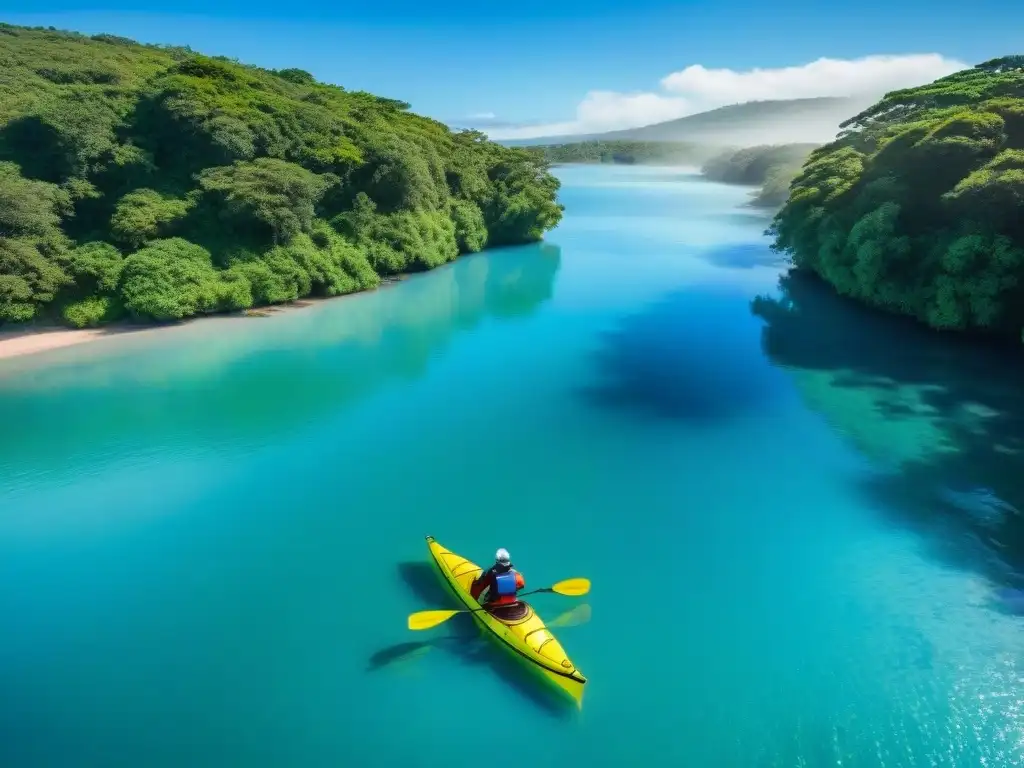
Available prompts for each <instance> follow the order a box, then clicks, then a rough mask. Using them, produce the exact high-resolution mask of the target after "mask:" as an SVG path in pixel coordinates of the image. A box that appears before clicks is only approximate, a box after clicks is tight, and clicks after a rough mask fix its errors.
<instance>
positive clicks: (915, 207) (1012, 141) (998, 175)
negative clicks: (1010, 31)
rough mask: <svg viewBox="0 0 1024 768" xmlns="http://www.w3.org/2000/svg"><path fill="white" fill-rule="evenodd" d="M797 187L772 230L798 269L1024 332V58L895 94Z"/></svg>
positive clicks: (963, 323) (901, 308) (943, 324)
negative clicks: (1022, 204) (1023, 211)
mask: <svg viewBox="0 0 1024 768" xmlns="http://www.w3.org/2000/svg"><path fill="white" fill-rule="evenodd" d="M843 128H844V131H843V133H842V134H841V135H840V137H839V138H838V139H837V140H836V141H834V142H832V143H831V144H828V145H826V146H824V147H821V148H819V149H817V150H815V151H814V152H813V153H812V154H811V156H810V158H809V159H808V161H807V163H806V164H805V165H804V166H803V168H802V170H801V171H800V174H799V175H798V176H797V177H796V178H795V179H794V181H793V184H792V186H791V192H790V195H789V198H788V200H787V202H786V204H785V206H784V207H783V208H782V209H781V210H780V211H779V213H778V214H777V215H776V218H775V221H774V222H773V226H772V230H771V232H772V234H773V235H774V238H775V243H774V247H775V248H776V250H778V251H782V252H786V253H788V254H789V255H790V256H791V258H792V261H793V264H794V266H795V267H796V268H798V269H802V270H807V271H809V272H812V273H815V274H817V275H818V276H820V277H822V278H824V279H825V280H826V281H827V282H829V283H830V284H831V285H832V286H834V287H835V289H836V290H837V291H838V292H839V293H841V294H843V295H847V296H851V297H854V298H856V299H859V300H860V301H863V302H865V303H867V304H869V305H871V306H874V307H877V308H882V309H885V310H889V311H892V312H896V313H899V314H904V315H909V316H911V317H914V318H916V319H917V320H920V321H922V322H924V323H926V324H928V325H929V326H931V327H934V328H939V329H945V330H958V331H982V332H985V333H990V334H996V335H1009V336H1014V337H1018V338H1019V337H1020V335H1021V332H1022V329H1024V281H1022V280H1021V276H1022V271H1024V217H1022V216H1021V215H1020V211H1021V203H1022V201H1024V152H1022V150H1024V59H1022V58H1021V57H1006V58H1003V59H993V60H992V61H988V62H985V63H983V64H979V65H978V66H976V67H973V68H972V69H968V70H964V71H961V72H957V73H955V74H952V75H949V76H948V77H943V78H940V79H939V80H936V81H935V82H933V83H930V84H928V85H925V86H921V87H918V88H908V89H903V90H898V91H893V92H891V93H889V94H887V95H886V96H885V97H884V98H883V99H881V100H880V101H879V102H878V103H876V104H874V105H873V106H871V107H869V108H868V109H866V110H864V111H863V112H861V113H859V114H858V115H856V116H854V117H853V118H851V119H850V120H848V121H846V122H845V123H844V124H843Z"/></svg>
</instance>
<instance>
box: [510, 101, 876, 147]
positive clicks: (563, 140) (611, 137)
mask: <svg viewBox="0 0 1024 768" xmlns="http://www.w3.org/2000/svg"><path fill="white" fill-rule="evenodd" d="M874 102H875V99H874V98H870V97H861V98H848V97H822V98H814V99H787V100H779V101H749V102H746V103H745V104H732V105H730V106H727V107H719V108H718V109H712V110H710V111H708V112H700V113H698V114H696V115H689V116H687V117H681V118H679V119H678V120H669V121H668V122H665V123H656V124H654V125H646V126H643V127H641V128H628V129H626V130H621V131H609V132H606V133H591V134H586V135H583V134H577V135H570V136H543V137H538V138H535V139H518V140H509V141H502V142H500V143H502V144H506V145H508V146H536V145H550V144H572V143H575V142H579V141H684V142H689V143H695V144H713V145H719V146H740V147H742V146H753V145H762V144H787V143H794V142H810V143H825V142H828V141H831V140H832V139H833V138H834V137H835V135H836V133H837V132H838V131H839V124H840V123H841V122H843V121H844V120H847V119H849V118H851V117H853V116H854V115H856V114H858V113H859V112H861V111H862V110H864V109H866V108H867V107H868V106H870V105H871V104H873V103H874Z"/></svg>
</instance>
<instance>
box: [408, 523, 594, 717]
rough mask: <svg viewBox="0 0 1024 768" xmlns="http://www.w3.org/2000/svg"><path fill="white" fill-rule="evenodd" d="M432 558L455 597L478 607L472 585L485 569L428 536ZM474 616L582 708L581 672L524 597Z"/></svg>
mask: <svg viewBox="0 0 1024 768" xmlns="http://www.w3.org/2000/svg"><path fill="white" fill-rule="evenodd" d="M427 546H428V547H429V548H430V557H431V559H432V560H433V561H434V564H435V565H437V569H438V571H440V574H441V578H442V580H443V581H444V582H445V584H447V585H448V586H449V587H450V588H451V590H452V592H453V593H454V594H455V596H456V598H458V600H459V601H460V602H461V603H462V604H463V605H465V606H466V607H467V608H479V607H480V604H479V603H477V601H476V600H474V599H473V596H472V595H471V594H470V591H469V588H470V585H471V584H472V583H473V581H474V580H475V579H476V577H477V576H479V575H480V573H481V571H482V570H483V569H482V568H481V567H480V566H479V565H477V564H476V563H474V562H471V561H469V560H467V559H466V558H464V557H461V556H459V555H456V554H455V553H454V552H452V551H450V550H447V549H445V548H444V547H442V546H441V545H440V544H438V543H437V542H436V541H435V540H434V537H433V536H427ZM472 615H473V617H474V619H476V621H477V622H478V623H479V624H480V625H481V626H483V628H484V629H485V630H486V631H487V633H488V634H490V635H493V636H494V638H495V639H497V640H498V641H499V642H500V643H501V644H502V645H503V646H505V647H506V648H507V649H509V650H510V651H512V652H513V653H515V654H516V656H518V657H519V658H521V659H523V660H524V661H525V662H527V665H528V666H529V667H530V668H531V669H533V670H534V671H535V672H537V673H539V674H540V675H541V676H542V677H544V678H545V679H547V680H549V681H550V682H552V683H554V684H555V686H557V688H558V689H559V690H561V691H563V692H564V693H566V694H568V695H569V697H570V698H572V700H573V701H575V702H576V706H577V707H580V708H582V707H583V687H584V686H585V685H586V683H587V678H585V677H584V676H583V675H582V674H580V671H579V670H578V669H576V666H575V665H574V664H573V663H572V661H570V660H569V657H568V656H567V655H566V653H565V651H564V650H563V648H562V646H561V644H560V643H559V642H558V640H556V639H555V636H554V635H553V634H551V631H550V630H549V629H548V628H547V627H546V626H544V622H543V621H542V620H541V618H540V616H538V615H537V612H536V611H535V610H534V609H533V606H531V605H530V604H529V603H527V602H526V601H525V600H520V601H519V603H518V604H517V605H515V606H502V607H501V608H496V609H494V610H493V611H474V612H473V614H472Z"/></svg>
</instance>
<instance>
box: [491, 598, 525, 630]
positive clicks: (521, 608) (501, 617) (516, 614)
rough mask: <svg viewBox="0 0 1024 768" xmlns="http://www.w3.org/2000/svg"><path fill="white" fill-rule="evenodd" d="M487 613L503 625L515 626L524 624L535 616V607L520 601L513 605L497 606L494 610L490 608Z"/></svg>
mask: <svg viewBox="0 0 1024 768" xmlns="http://www.w3.org/2000/svg"><path fill="white" fill-rule="evenodd" d="M487 613H489V614H490V615H491V616H493V617H494V618H496V619H497V620H498V621H500V622H501V623H502V624H507V625H508V626H513V625H515V624H522V623H523V622H524V621H526V620H527V619H529V618H530V617H531V616H533V607H532V606H531V605H530V604H529V603H527V602H524V601H522V600H520V601H519V602H517V603H512V604H511V605H496V606H494V607H493V608H488V609H487Z"/></svg>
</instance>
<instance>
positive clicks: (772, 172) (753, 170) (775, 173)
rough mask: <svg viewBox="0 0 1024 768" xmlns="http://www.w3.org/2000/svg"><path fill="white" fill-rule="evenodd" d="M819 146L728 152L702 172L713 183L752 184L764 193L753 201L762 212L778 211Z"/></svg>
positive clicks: (717, 156) (713, 160)
mask: <svg viewBox="0 0 1024 768" xmlns="http://www.w3.org/2000/svg"><path fill="white" fill-rule="evenodd" d="M817 146H818V145H817V144H777V145H770V144H766V145H762V146H757V147H745V148H743V149H736V150H728V151H726V152H722V153H721V154H718V155H715V156H714V157H712V158H711V159H710V160H708V161H707V162H706V163H704V166H703V167H702V168H701V172H702V173H703V174H704V175H705V176H706V177H707V178H708V179H710V180H711V181H718V182H722V183H724V184H749V185H751V186H759V187H760V189H759V190H758V191H757V193H756V194H754V195H753V197H752V198H751V200H750V204H751V205H754V206H757V207H759V208H778V207H779V206H781V205H782V204H783V203H785V202H786V199H787V198H788V197H789V185H790V183H791V182H792V181H793V179H794V178H796V176H797V174H799V173H800V169H801V167H802V166H803V164H804V161H805V160H807V157H808V156H809V155H810V154H811V152H812V151H813V150H814V149H815V148H816V147H817Z"/></svg>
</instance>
